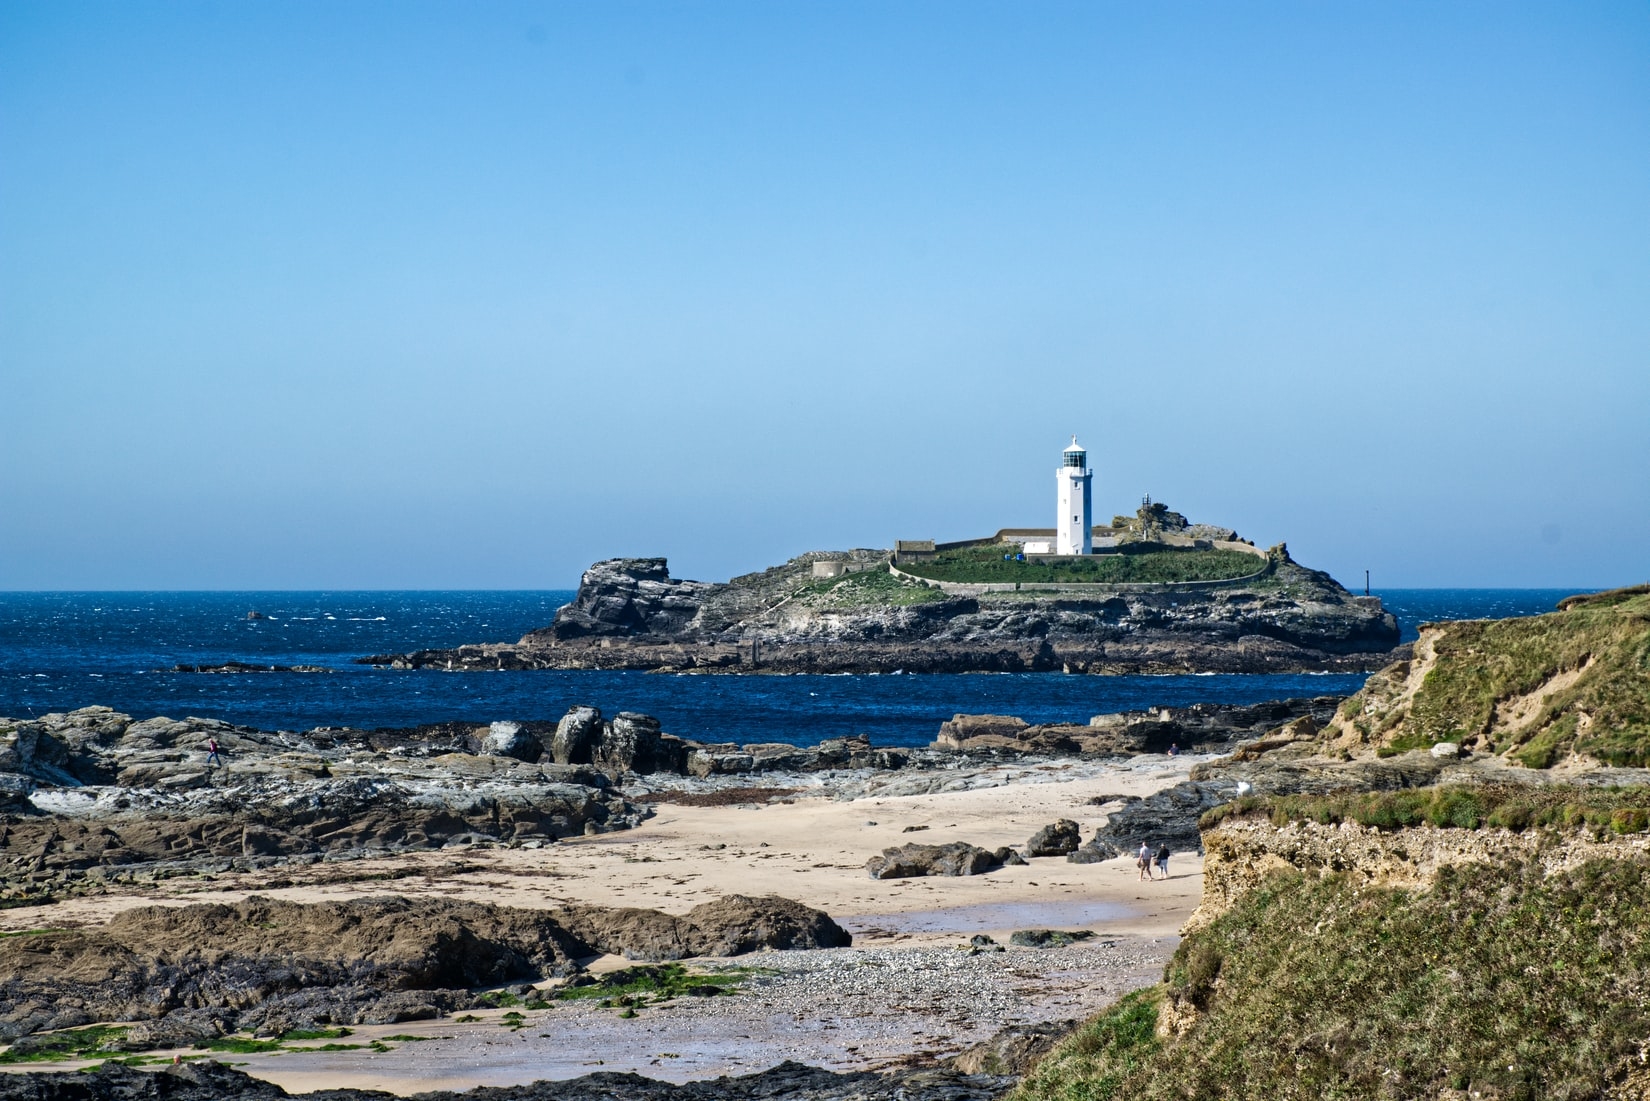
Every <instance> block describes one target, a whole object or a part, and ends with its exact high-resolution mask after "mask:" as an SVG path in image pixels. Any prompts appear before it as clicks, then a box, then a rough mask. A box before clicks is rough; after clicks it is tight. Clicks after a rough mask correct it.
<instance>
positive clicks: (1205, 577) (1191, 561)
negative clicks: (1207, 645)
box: [899, 543, 1267, 585]
mask: <svg viewBox="0 0 1650 1101" xmlns="http://www.w3.org/2000/svg"><path fill="white" fill-rule="evenodd" d="M1013 549H1014V548H1012V547H1005V546H1004V545H1002V544H997V543H993V544H990V545H987V546H980V547H961V548H958V549H956V550H948V551H941V552H940V553H939V554H937V555H935V556H934V558H933V559H932V560H931V561H927V562H912V563H904V562H902V563H900V567H899V568H900V569H901V570H902V571H904V572H905V573H908V574H911V575H913V576H916V577H925V578H928V579H929V580H932V581H956V582H964V583H972V584H1002V583H1037V584H1045V585H1046V584H1111V585H1117V584H1131V583H1151V584H1163V583H1165V582H1177V581H1228V580H1231V579H1233V578H1239V577H1248V576H1249V575H1250V574H1254V573H1257V572H1259V571H1260V570H1263V569H1265V568H1266V565H1267V563H1266V560H1265V559H1262V558H1260V557H1259V556H1257V555H1253V554H1248V553H1246V552H1244V551H1234V550H1197V549H1193V548H1191V547H1164V548H1162V549H1159V550H1149V551H1144V552H1140V553H1134V554H1099V555H1091V556H1089V557H1086V558H1081V559H1075V560H1072V559H1066V560H1062V561H1056V562H1039V561H1036V560H1035V559H1030V560H1027V561H1024V562H1018V561H1014V560H1013V559H1012V558H1009V559H1005V558H1004V557H1003V556H1004V554H1007V553H1010V552H1011V551H1012V550H1013Z"/></svg>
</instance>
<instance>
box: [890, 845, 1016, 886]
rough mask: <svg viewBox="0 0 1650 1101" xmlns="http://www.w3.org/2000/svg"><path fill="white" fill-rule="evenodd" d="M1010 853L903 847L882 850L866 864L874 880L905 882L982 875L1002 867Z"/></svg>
mask: <svg viewBox="0 0 1650 1101" xmlns="http://www.w3.org/2000/svg"><path fill="white" fill-rule="evenodd" d="M1009 851H1010V850H1007V849H1005V850H1003V851H1002V852H1001V853H995V852H992V851H991V850H990V849H982V848H980V847H979V846H978V845H970V844H968V843H967V842H966V841H953V842H951V843H950V844H948V845H916V844H911V845H900V846H898V847H896V848H889V849H883V850H882V855H880V856H873V857H872V858H871V859H870V860H868V861H866V862H865V870H866V872H867V873H868V874H869V875H870V876H871V878H872V879H905V878H908V877H912V876H925V875H980V874H981V873H982V872H989V871H990V870H991V869H992V868H997V867H1001V866H1002V864H1003V862H1004V859H1005V858H1006V856H1007V854H1008V853H1009Z"/></svg>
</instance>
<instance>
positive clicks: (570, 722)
mask: <svg viewBox="0 0 1650 1101" xmlns="http://www.w3.org/2000/svg"><path fill="white" fill-rule="evenodd" d="M601 740H602V713H601V710H600V709H599V708H595V707H570V708H568V709H567V714H565V715H563V716H562V718H561V721H560V722H559V723H557V724H556V733H555V737H554V739H553V740H552V741H551V743H550V755H551V756H552V757H553V758H554V759H555V762H556V763H557V764H558V765H587V764H589V763H590V762H591V760H592V758H593V755H594V753H595V752H596V747H597V746H598V745H600V744H601Z"/></svg>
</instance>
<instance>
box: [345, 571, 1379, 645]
mask: <svg viewBox="0 0 1650 1101" xmlns="http://www.w3.org/2000/svg"><path fill="white" fill-rule="evenodd" d="M820 557H821V554H819V553H812V554H806V555H802V556H801V557H798V558H795V559H792V560H791V561H790V562H787V563H785V564H784V565H783V566H776V567H774V568H772V569H769V570H765V571H763V572H761V573H757V574H748V575H746V576H743V577H737V578H734V579H733V580H732V581H729V582H726V583H723V584H713V583H706V582H698V581H681V580H677V579H674V578H672V577H671V576H670V574H669V570H668V568H667V566H666V563H665V560H664V559H662V558H619V559H611V560H609V561H605V562H598V563H596V564H595V565H593V566H591V567H590V569H588V570H586V571H585V574H584V576H583V578H582V579H581V581H580V585H579V591H578V595H577V597H576V598H575V599H574V601H573V603H571V604H569V605H567V606H565V607H563V608H561V609H560V610H559V611H558V612H557V613H556V618H555V622H554V623H552V624H551V625H550V626H548V627H545V628H543V629H541V630H537V631H533V632H530V633H528V634H527V635H525V636H523V637H522V638H521V639H520V640H519V641H518V642H515V643H486V644H476V645H471V646H461V647H459V648H457V649H454V650H421V651H417V652H415V653H411V654H382V655H376V656H373V657H368V658H362V659H361V660H362V661H363V662H366V663H368V664H379V665H391V666H395V667H398V668H438V669H451V670H455V671H460V670H471V669H659V670H694V671H702V672H814V673H855V672H858V673H870V672H886V671H891V670H894V669H903V670H905V671H906V672H974V671H978V672H1024V671H1034V670H1062V669H1064V670H1066V671H1068V672H1077V673H1081V672H1105V673H1128V672H1148V673H1158V672H1162V673H1168V672H1203V671H1213V672H1233V673H1243V672H1287V671H1317V670H1323V669H1340V670H1350V671H1363V670H1368V669H1373V668H1377V667H1379V666H1380V665H1382V664H1384V663H1385V662H1386V661H1388V660H1390V651H1392V649H1393V648H1394V647H1395V646H1396V645H1397V643H1398V626H1397V623H1396V621H1395V620H1394V619H1393V617H1392V616H1391V615H1390V614H1389V613H1387V612H1386V611H1385V610H1384V609H1382V607H1381V605H1380V600H1379V599H1378V598H1374V597H1356V596H1353V595H1352V594H1351V593H1348V592H1347V591H1346V590H1345V589H1343V588H1342V587H1341V586H1340V585H1338V584H1337V583H1336V582H1335V581H1334V579H1333V578H1331V577H1330V576H1329V575H1328V574H1325V573H1322V572H1320V571H1316V570H1310V569H1306V568H1305V567H1302V566H1300V565H1298V564H1296V563H1295V562H1293V561H1292V560H1290V558H1289V556H1288V552H1287V549H1285V548H1283V547H1282V546H1281V545H1280V546H1279V547H1278V548H1276V549H1275V552H1274V554H1273V556H1272V559H1271V566H1270V567H1269V569H1268V573H1267V576H1266V577H1265V578H1263V579H1261V580H1260V581H1256V582H1254V583H1252V584H1248V585H1244V584H1233V585H1229V586H1219V587H1213V588H1201V589H1199V588H1194V589H1190V590H1187V589H1175V588H1173V587H1159V588H1158V589H1150V590H1140V589H1124V588H1118V589H1117V590H1116V591H1110V590H1106V591H1098V590H1097V591H1094V592H1087V591H1085V592H1075V591H1072V592H1034V591H1031V590H1027V591H1024V592H992V593H985V594H982V595H979V596H946V595H944V594H942V593H940V592H939V591H937V590H935V589H931V588H928V587H926V586H925V585H923V584H922V583H921V582H920V581H911V580H902V579H899V578H895V577H893V576H892V575H890V574H889V573H888V572H887V569H886V567H885V566H884V565H882V561H883V560H884V559H886V557H887V553H886V552H883V551H852V552H847V554H846V557H847V558H848V559H849V560H851V561H852V562H853V563H854V564H856V565H858V566H860V567H862V569H861V570H860V571H858V572H855V573H851V574H846V575H844V576H843V577H841V578H834V579H829V580H825V581H820V580H817V579H815V578H814V577H813V576H812V564H813V562H814V561H815V560H816V559H818V558H820ZM831 557H834V558H842V557H843V555H842V554H840V553H838V554H833V555H831Z"/></svg>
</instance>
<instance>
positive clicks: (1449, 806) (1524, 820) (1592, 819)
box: [1198, 784, 1650, 837]
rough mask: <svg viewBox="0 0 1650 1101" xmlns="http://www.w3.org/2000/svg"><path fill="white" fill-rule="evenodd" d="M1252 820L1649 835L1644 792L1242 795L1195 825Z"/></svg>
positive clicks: (1455, 789)
mask: <svg viewBox="0 0 1650 1101" xmlns="http://www.w3.org/2000/svg"><path fill="white" fill-rule="evenodd" d="M1258 814H1264V815H1266V817H1267V818H1268V819H1269V820H1270V821H1271V823H1272V824H1273V825H1274V826H1286V825H1288V824H1289V823H1291V822H1317V823H1319V824H1320V825H1339V824H1340V823H1342V822H1356V823H1358V824H1359V825H1361V826H1373V827H1375V828H1376V829H1382V830H1396V829H1404V828H1406V827H1410V826H1433V827H1437V828H1439V829H1464V830H1476V829H1484V828H1487V829H1509V830H1513V831H1515V832H1518V831H1523V830H1532V829H1547V830H1575V829H1585V830H1588V831H1590V832H1591V833H1593V834H1594V835H1595V836H1596V837H1604V836H1607V835H1609V834H1626V833H1645V832H1646V831H1650V788H1646V787H1615V788H1583V787H1570V786H1559V785H1554V786H1552V787H1531V786H1527V785H1522V784H1516V785H1477V784H1474V785H1471V786H1466V785H1446V786H1443V787H1433V788H1417V789H1413V790H1410V791H1370V792H1355V793H1345V794H1336V795H1248V796H1244V797H1243V798H1240V799H1236V800H1234V801H1232V802H1230V803H1226V804H1224V805H1222V806H1218V807H1215V808H1214V809H1213V810H1208V811H1205V812H1204V813H1203V817H1202V819H1200V820H1199V822H1198V825H1199V826H1200V827H1201V828H1203V829H1206V830H1207V829H1213V828H1214V827H1215V826H1217V825H1219V824H1220V823H1221V822H1223V821H1225V820H1226V819H1228V818H1238V817H1243V816H1246V815H1258Z"/></svg>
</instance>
